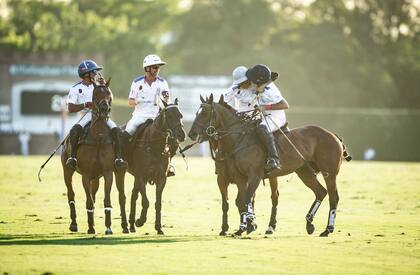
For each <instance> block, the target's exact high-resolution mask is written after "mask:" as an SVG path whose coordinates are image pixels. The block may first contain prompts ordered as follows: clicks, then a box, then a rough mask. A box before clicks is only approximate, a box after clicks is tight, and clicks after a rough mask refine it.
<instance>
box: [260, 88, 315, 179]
mask: <svg viewBox="0 0 420 275" xmlns="http://www.w3.org/2000/svg"><path fill="white" fill-rule="evenodd" d="M257 102H258V107H259V106H261V105H260V104H259V103H260V100H259V95H257ZM261 113H262V114H263V117H264V120H265V122H266V123H267V127H270V126H268V121H267V117H268V115H267V114H266V113H265V111H263V110H261ZM269 119H270V120H271V122H273V124H274V125H275V126H276V128H277V129H279V131H280V133H281V134H282V135H283V136H284V137H285V138H286V140H287V142H289V144H290V145H291V146H292V148H293V149H294V150H295V151H296V153H297V154H298V155H299V157H300V158H301V159H302V160H303V163H304V164H305V166H306V168H308V169H309V171H310V172H311V173H312V174H314V175H316V173H315V169H314V168H313V167H312V166H311V164H310V163H309V161H307V160H306V159H305V157H304V156H303V155H302V153H301V152H300V151H299V149H298V148H297V147H296V146H295V144H294V143H293V142H292V141H291V140H290V139H289V137H288V136H287V135H286V134H285V133H284V132H283V130H282V129H281V127H279V126H278V125H277V123H276V122H275V121H274V120H273V119H272V118H271V117H269Z"/></svg>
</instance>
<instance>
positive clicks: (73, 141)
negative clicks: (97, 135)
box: [66, 124, 83, 170]
mask: <svg viewBox="0 0 420 275" xmlns="http://www.w3.org/2000/svg"><path fill="white" fill-rule="evenodd" d="M82 131H83V127H82V126H81V125H79V124H76V125H74V126H73V127H72V128H71V130H70V133H69V141H70V156H69V158H68V159H67V161H66V167H68V168H70V169H72V170H76V167H77V159H76V153H77V147H78V145H79V137H80V134H81V133H82Z"/></svg>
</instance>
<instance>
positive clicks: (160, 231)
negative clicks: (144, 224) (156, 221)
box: [157, 229, 165, 235]
mask: <svg viewBox="0 0 420 275" xmlns="http://www.w3.org/2000/svg"><path fill="white" fill-rule="evenodd" d="M157 234H158V235H165V234H164V233H163V231H162V229H158V230H157Z"/></svg>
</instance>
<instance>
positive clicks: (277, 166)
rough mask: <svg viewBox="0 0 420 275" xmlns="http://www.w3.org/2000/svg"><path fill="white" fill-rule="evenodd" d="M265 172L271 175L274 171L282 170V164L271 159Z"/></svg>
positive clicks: (266, 165)
mask: <svg viewBox="0 0 420 275" xmlns="http://www.w3.org/2000/svg"><path fill="white" fill-rule="evenodd" d="M265 170H266V171H267V173H270V172H272V171H274V170H281V164H280V162H279V161H278V160H277V159H275V158H269V159H268V160H267V162H266V164H265Z"/></svg>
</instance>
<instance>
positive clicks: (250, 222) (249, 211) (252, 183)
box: [245, 174, 262, 234]
mask: <svg viewBox="0 0 420 275" xmlns="http://www.w3.org/2000/svg"><path fill="white" fill-rule="evenodd" d="M261 178H262V177H258V176H257V174H255V175H250V176H249V177H248V184H247V185H248V188H247V192H246V197H245V207H246V224H247V228H246V232H247V234H249V233H251V232H252V231H255V230H256V229H257V223H256V222H255V219H256V218H255V213H254V207H253V204H252V201H253V198H254V196H255V191H257V188H258V186H259V184H260V181H261Z"/></svg>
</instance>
